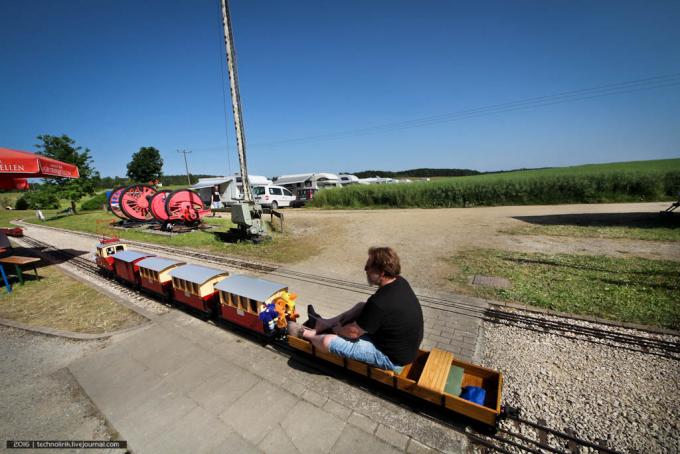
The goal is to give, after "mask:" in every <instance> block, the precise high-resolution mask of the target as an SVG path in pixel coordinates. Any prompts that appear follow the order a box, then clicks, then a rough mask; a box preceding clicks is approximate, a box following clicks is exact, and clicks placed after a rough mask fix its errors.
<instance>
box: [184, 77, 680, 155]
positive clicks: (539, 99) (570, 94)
mask: <svg viewBox="0 0 680 454" xmlns="http://www.w3.org/2000/svg"><path fill="white" fill-rule="evenodd" d="M678 85H680V73H673V74H666V75H661V76H655V77H648V78H644V79H635V80H631V81H625V82H615V83H610V84H605V85H599V86H596V87H591V88H583V89H579V90H571V91H565V92H560V93H556V94H552V95H543V96H536V97H531V98H524V99H520V100H516V101H510V102H504V103H498V104H491V105H486V106H481V107H476V108H471V109H465V110H460V111H457V112H452V113H446V114H439V115H433V116H429V117H422V118H416V119H412V120H403V121H399V122H392V123H384V124H381V125H375V126H370V127H366V128H357V129H349V130H343V131H337V132H331V133H325V134H318V135H314V136H305V137H297V138H290V139H281V140H275V141H270V142H261V143H255V144H251V147H257V148H266V147H275V146H277V145H290V144H305V143H314V142H325V141H331V140H340V139H346V138H353V137H361V136H365V135H372V134H383V133H388V132H393V131H402V130H405V129H412V128H420V127H427V126H432V125H436V124H441V123H450V122H455V121H462V120H468V119H471V118H477V117H482V116H489V115H497V114H502V113H507V112H514V111H520V110H529V109H535V108H541V107H547V106H552V105H556V104H562V103H567V102H576V101H584V100H588V99H593V98H600V97H604V96H613V95H620V94H628V93H633V92H637V91H643V90H652V89H658V88H667V87H674V86H678ZM217 149H222V147H205V148H198V149H196V150H201V151H209V150H217Z"/></svg>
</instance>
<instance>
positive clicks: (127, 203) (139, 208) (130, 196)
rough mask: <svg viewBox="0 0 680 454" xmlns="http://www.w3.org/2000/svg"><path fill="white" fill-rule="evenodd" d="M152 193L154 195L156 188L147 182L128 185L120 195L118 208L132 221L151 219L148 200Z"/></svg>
mask: <svg viewBox="0 0 680 454" xmlns="http://www.w3.org/2000/svg"><path fill="white" fill-rule="evenodd" d="M154 195H156V189H155V188H153V187H152V186H149V185H147V184H133V185H132V186H128V187H127V188H125V190H124V191H123V192H122V194H121V195H120V209H121V210H122V211H123V213H124V214H125V216H127V217H128V218H129V219H132V220H133V221H140V222H144V221H151V220H153V215H152V214H151V207H150V203H149V200H150V199H151V197H153V196H154Z"/></svg>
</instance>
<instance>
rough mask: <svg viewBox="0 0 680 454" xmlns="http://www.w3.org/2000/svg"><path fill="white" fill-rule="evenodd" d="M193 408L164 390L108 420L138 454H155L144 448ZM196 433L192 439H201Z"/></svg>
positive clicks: (183, 398)
mask: <svg viewBox="0 0 680 454" xmlns="http://www.w3.org/2000/svg"><path fill="white" fill-rule="evenodd" d="M197 407H198V405H197V404H196V403H195V402H194V401H192V400H191V399H189V398H187V397H184V396H183V395H181V394H179V393H177V392H174V391H167V392H165V393H162V394H161V396H160V397H154V398H153V399H147V400H146V401H145V402H144V403H142V404H141V405H139V406H138V407H137V408H135V409H134V410H133V411H131V412H130V413H129V414H127V415H122V416H119V417H116V418H111V423H112V424H113V426H114V427H116V428H117V429H118V431H119V432H120V433H122V434H125V437H126V438H127V440H128V442H130V443H131V446H135V447H137V449H138V450H139V451H140V452H155V451H151V450H147V448H148V445H150V444H151V443H153V442H154V441H155V440H156V439H158V438H159V437H161V435H162V434H163V432H165V431H167V430H168V428H169V427H172V425H173V423H174V422H175V421H177V420H178V419H180V418H182V417H183V416H185V415H187V414H188V413H190V412H191V411H192V410H194V409H195V408H197ZM107 416H108V414H107ZM199 434H200V433H198V434H197V435H198V436H197V437H195V438H196V439H198V438H200V437H201V436H200V435H199Z"/></svg>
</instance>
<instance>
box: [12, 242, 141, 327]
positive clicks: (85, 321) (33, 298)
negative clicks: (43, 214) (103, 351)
mask: <svg viewBox="0 0 680 454" xmlns="http://www.w3.org/2000/svg"><path fill="white" fill-rule="evenodd" d="M19 252H20V250H19ZM21 255H29V254H26V253H22V254H21ZM38 270H39V271H38V273H39V274H40V278H39V279H36V278H34V277H33V271H32V270H31V271H26V273H25V274H24V276H25V278H24V282H25V284H24V285H18V284H17V283H16V282H15V283H14V285H13V289H12V293H11V294H7V292H6V291H5V290H4V287H3V288H2V290H0V317H2V318H6V319H10V320H14V321H17V322H20V323H25V324H27V325H33V326H42V327H49V328H56V329H61V330H65V331H72V332H80V333H104V332H108V331H115V330H117V329H123V328H127V327H130V326H134V325H137V324H139V323H142V322H143V321H144V319H143V318H142V317H141V316H139V315H138V314H136V313H135V312H133V311H131V310H129V309H127V308H125V307H123V306H121V305H119V304H118V303H116V302H114V301H112V300H111V299H109V298H107V297H106V296H104V295H102V294H101V293H99V292H97V291H96V290H95V289H93V288H92V287H89V286H87V285H85V284H82V283H80V282H78V281H77V280H75V279H73V278H71V277H70V276H68V275H66V274H65V273H64V272H62V271H61V270H59V269H58V268H57V267H56V266H54V265H50V266H44V267H41V268H39V269H38Z"/></svg>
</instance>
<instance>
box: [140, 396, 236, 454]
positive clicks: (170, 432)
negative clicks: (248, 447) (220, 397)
mask: <svg viewBox="0 0 680 454" xmlns="http://www.w3.org/2000/svg"><path fill="white" fill-rule="evenodd" d="M197 434H200V436H196V435H197ZM233 435H234V433H233V431H232V430H231V429H230V428H229V427H228V426H227V425H226V424H224V423H223V422H222V421H220V420H219V419H217V418H215V417H214V415H212V414H211V413H209V412H207V411H206V410H205V409H203V408H201V407H194V408H193V409H192V410H191V411H190V412H189V413H187V414H186V415H184V416H181V417H180V418H178V419H177V420H175V421H174V422H172V423H170V424H168V425H167V426H165V427H164V428H163V429H162V431H161V432H160V433H159V434H158V435H157V436H155V437H153V440H152V441H151V442H150V443H149V444H148V445H146V447H144V448H143V450H144V452H150V453H154V452H158V453H164V454H175V453H176V454H185V453H190V452H195V453H204V452H209V451H211V450H214V449H216V448H217V447H218V446H220V445H221V444H222V443H224V442H226V441H228V440H229V439H230V438H232V436H233ZM232 448H234V447H232ZM223 452H224V451H223ZM232 452H234V451H232Z"/></svg>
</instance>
